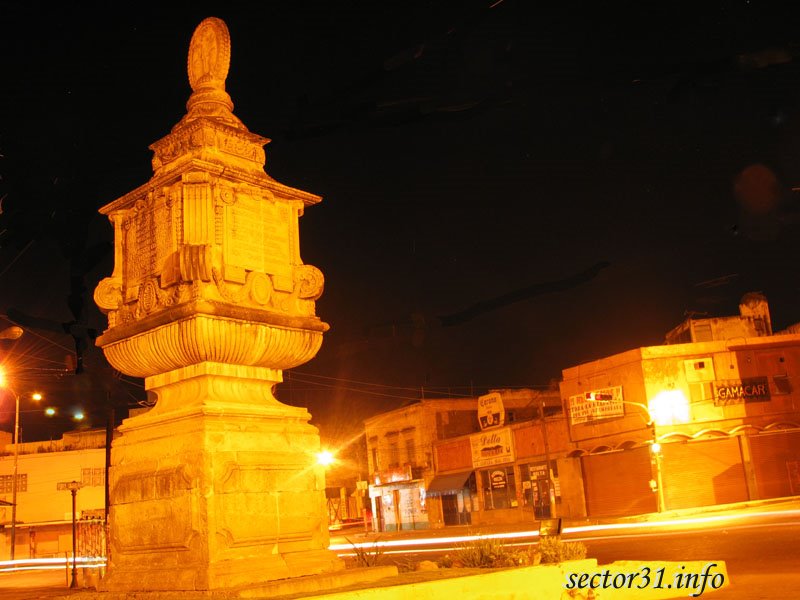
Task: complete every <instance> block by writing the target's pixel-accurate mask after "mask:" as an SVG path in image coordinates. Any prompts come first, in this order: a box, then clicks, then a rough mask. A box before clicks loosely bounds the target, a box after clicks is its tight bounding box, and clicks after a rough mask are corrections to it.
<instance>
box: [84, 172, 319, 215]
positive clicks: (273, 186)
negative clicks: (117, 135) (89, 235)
mask: <svg viewBox="0 0 800 600" xmlns="http://www.w3.org/2000/svg"><path fill="white" fill-rule="evenodd" d="M198 171H200V172H205V173H209V174H210V175H212V177H216V178H219V179H220V180H224V181H226V182H228V183H230V184H233V185H235V184H237V183H240V182H241V183H247V184H250V185H254V186H256V187H259V188H261V189H265V190H268V191H269V192H271V193H272V194H273V195H274V196H275V197H276V198H278V199H280V198H284V199H287V198H296V199H298V200H302V202H303V205H304V206H313V205H314V204H319V203H320V202H321V201H322V196H318V195H316V194H312V193H310V192H306V191H303V190H299V189H297V188H293V187H290V186H288V185H284V184H282V183H280V182H278V181H276V180H275V179H273V178H272V177H270V176H269V175H267V174H266V173H264V178H260V177H257V176H253V175H252V174H251V173H248V172H246V171H241V170H238V169H235V168H232V167H222V166H220V165H218V164H216V163H212V162H208V161H204V160H201V159H198V158H192V159H189V160H187V161H186V162H185V163H183V164H182V165H181V166H180V167H179V168H177V169H175V170H173V171H170V172H168V173H165V174H163V175H155V176H154V177H153V178H152V179H150V181H148V182H147V183H145V184H142V185H140V186H139V187H137V188H134V189H133V190H131V191H130V192H128V193H127V194H125V195H124V196H120V197H119V198H117V199H116V200H113V201H112V202H109V203H108V204H106V205H105V206H103V207H101V208H100V209H99V212H100V214H102V215H110V214H112V213H114V212H117V211H120V210H126V209H128V208H131V207H132V206H133V205H134V204H135V203H136V201H137V200H140V199H141V198H143V197H145V196H147V194H149V193H151V192H155V191H158V190H160V189H162V188H163V187H166V186H169V185H172V184H174V183H177V182H178V181H180V180H181V177H182V176H183V175H184V174H185V173H191V172H198Z"/></svg>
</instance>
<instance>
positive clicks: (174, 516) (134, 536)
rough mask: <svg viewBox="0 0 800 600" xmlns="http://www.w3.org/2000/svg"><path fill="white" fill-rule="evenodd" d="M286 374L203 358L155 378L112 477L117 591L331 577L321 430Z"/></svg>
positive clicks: (109, 585) (127, 424)
mask: <svg viewBox="0 0 800 600" xmlns="http://www.w3.org/2000/svg"><path fill="white" fill-rule="evenodd" d="M280 381H281V373H280V371H276V370H273V369H268V368H264V367H250V366H241V365H230V364H223V363H213V362H203V363H198V364H195V365H192V366H189V367H184V368H181V369H176V370H173V371H169V372H167V373H164V374H161V375H156V376H152V377H148V378H147V379H146V387H147V389H148V390H149V391H151V392H153V393H154V394H155V395H156V396H157V398H158V402H157V404H156V406H155V407H154V408H153V409H152V410H150V411H149V412H147V413H145V414H142V415H139V416H135V417H132V418H129V419H127V420H126V421H124V423H123V424H122V426H121V427H120V433H121V434H122V435H121V436H120V437H119V438H118V439H116V440H114V444H113V447H112V465H113V466H112V468H111V472H110V486H111V496H112V499H113V502H112V505H111V513H110V523H111V532H110V536H109V537H110V548H109V572H108V576H107V577H106V578H105V579H104V580H103V581H102V584H101V589H103V590H106V591H145V590H153V591H155V590H213V589H231V588H237V587H241V586H248V585H254V584H258V583H263V582H268V581H273V580H277V579H285V578H288V577H299V576H304V575H312V574H318V573H324V572H332V571H336V570H339V569H342V568H343V567H344V565H343V563H342V561H341V560H340V559H339V558H338V557H337V556H336V555H335V554H334V553H333V552H331V551H329V550H327V546H328V524H327V520H326V515H327V510H326V509H325V491H324V473H323V472H322V470H321V469H322V467H320V466H318V465H317V464H316V453H317V452H318V451H319V448H320V442H319V433H318V431H317V429H316V427H314V426H312V425H310V424H309V423H308V421H309V419H310V414H309V413H308V411H306V410H305V409H304V408H298V407H292V406H286V405H284V404H281V403H280V402H279V401H278V400H277V399H275V397H274V395H273V393H272V389H273V386H274V385H275V384H276V383H278V382H280Z"/></svg>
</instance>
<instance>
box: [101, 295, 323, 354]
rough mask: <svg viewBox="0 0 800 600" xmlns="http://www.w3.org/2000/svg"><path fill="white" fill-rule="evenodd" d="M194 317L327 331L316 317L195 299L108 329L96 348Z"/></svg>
mask: <svg viewBox="0 0 800 600" xmlns="http://www.w3.org/2000/svg"><path fill="white" fill-rule="evenodd" d="M197 315H202V316H209V317H211V316H213V317H221V318H224V319H235V320H240V321H247V322H252V323H259V324H263V325H270V326H273V327H280V328H283V329H307V330H310V331H316V332H319V333H324V332H326V331H328V330H329V329H330V325H328V324H327V323H325V322H324V321H323V320H322V319H320V318H319V317H300V316H292V315H282V314H280V313H276V312H272V311H269V310H259V309H255V308H249V307H244V306H236V305H233V304H227V303H223V302H214V301H210V300H204V299H198V300H194V301H191V302H187V303H185V304H181V305H179V306H175V307H173V308H170V309H169V310H165V311H162V312H159V313H155V314H153V315H150V316H148V317H145V318H143V319H140V320H138V321H131V322H129V323H125V324H121V325H117V326H116V327H113V328H111V329H107V330H106V331H105V332H104V333H103V334H102V335H101V336H99V337H98V338H97V344H98V345H99V346H106V345H108V344H113V343H114V342H118V341H120V340H123V339H126V338H129V337H133V336H136V335H140V334H142V333H145V332H147V331H149V330H151V329H154V328H156V327H160V326H162V325H166V324H169V323H174V322H176V321H180V320H182V319H186V318H188V317H192V316H197Z"/></svg>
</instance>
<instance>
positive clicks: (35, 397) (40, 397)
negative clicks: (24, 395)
mask: <svg viewBox="0 0 800 600" xmlns="http://www.w3.org/2000/svg"><path fill="white" fill-rule="evenodd" d="M31 398H32V399H33V400H36V402H38V401H39V400H41V399H42V395H41V394H40V393H39V392H34V393H33V394H31Z"/></svg>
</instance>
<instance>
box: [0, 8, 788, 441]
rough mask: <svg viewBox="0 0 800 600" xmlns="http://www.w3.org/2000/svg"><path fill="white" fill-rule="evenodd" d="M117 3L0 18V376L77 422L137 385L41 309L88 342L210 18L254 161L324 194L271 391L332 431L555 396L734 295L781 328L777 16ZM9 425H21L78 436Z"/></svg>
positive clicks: (306, 242) (742, 11)
mask: <svg viewBox="0 0 800 600" xmlns="http://www.w3.org/2000/svg"><path fill="white" fill-rule="evenodd" d="M550 4H558V5H559V6H550ZM696 4H702V7H701V8H698V7H697V6H696ZM109 6H112V5H100V4H97V5H94V4H92V3H64V4H62V5H60V6H58V7H55V8H53V7H51V6H50V4H46V5H45V4H38V3H30V2H29V3H25V4H24V5H23V4H22V3H8V2H3V3H0V22H2V29H3V31H2V36H0V44H1V45H2V49H1V50H0V56H1V57H2V58H0V60H2V72H3V77H4V81H3V85H2V87H0V102H2V104H1V105H0V115H2V117H1V118H0V153H2V158H1V159H0V175H2V181H0V186H2V187H1V188H0V196H2V197H3V201H2V205H1V207H2V213H1V214H0V286H1V287H0V289H1V290H2V293H1V294H0V312H2V313H5V314H9V313H10V314H17V313H15V312H14V311H15V310H16V311H21V312H22V313H23V314H24V315H26V316H27V317H29V318H33V317H37V318H39V319H40V321H39V322H38V328H31V329H30V330H29V333H26V335H25V336H24V337H23V338H22V339H21V340H19V341H18V342H0V343H2V344H3V346H2V347H0V351H2V352H3V353H4V356H5V360H6V361H7V362H8V363H9V364H10V365H16V366H17V367H18V368H17V384H16V385H17V390H18V391H21V390H23V389H24V390H28V389H32V388H33V387H43V388H46V389H47V390H48V398H51V399H52V401H53V402H54V403H55V404H57V405H59V406H60V407H62V408H63V411H62V413H64V412H66V411H67V409H68V408H69V407H71V406H73V405H77V404H79V403H83V404H84V405H85V406H86V407H87V408H88V410H89V412H90V416H91V419H90V424H91V425H94V426H97V425H102V424H103V421H104V416H103V415H104V407H105V406H107V405H109V404H113V405H116V406H119V407H122V406H125V405H135V403H136V401H137V400H141V399H142V398H144V393H143V390H142V388H141V381H138V380H135V379H131V378H127V377H122V378H120V377H115V376H114V374H113V373H112V372H111V370H110V368H109V367H108V365H107V364H106V363H105V361H104V359H103V358H102V353H100V352H99V351H97V350H96V349H91V348H90V349H88V350H87V351H86V352H85V353H84V363H85V364H84V367H85V370H84V372H83V373H81V374H79V375H66V374H64V373H63V369H64V365H65V357H66V356H67V355H68V354H69V355H74V353H75V350H74V348H75V345H74V341H73V338H72V337H71V336H70V335H69V334H68V333H66V332H65V331H64V330H63V327H62V323H68V324H69V323H72V325H68V327H67V329H68V330H69V331H70V332H71V333H73V334H75V336H76V337H78V338H79V339H83V340H86V339H91V336H92V335H93V333H92V331H91V330H92V329H93V328H94V329H97V330H100V331H102V330H103V329H104V328H105V326H106V322H105V318H104V317H103V316H102V315H101V314H100V313H99V311H98V310H97V309H96V308H95V307H94V305H93V303H92V301H91V294H92V292H93V290H94V287H95V285H96V282H97V281H98V280H99V279H100V278H101V277H104V276H107V275H109V274H110V273H111V269H112V256H111V254H110V252H108V247H109V246H108V242H110V240H111V233H112V231H111V226H110V225H109V224H108V222H107V220H106V219H105V218H104V217H101V216H100V215H99V214H97V212H96V211H97V208H99V207H100V206H102V205H104V204H106V203H108V202H110V201H112V200H114V199H116V198H118V197H119V196H121V195H123V194H124V193H126V192H128V191H130V190H132V189H133V188H135V187H137V186H139V185H141V184H143V183H145V182H146V181H147V180H148V179H149V178H150V176H151V174H152V170H151V166H150V157H151V152H150V151H149V150H148V145H149V144H151V143H152V142H154V141H156V140H158V139H160V138H161V137H163V136H164V135H166V134H167V133H168V132H169V130H170V128H171V127H172V126H173V125H174V124H175V123H177V122H178V121H179V119H180V118H181V117H182V116H183V115H184V114H185V108H184V105H185V102H186V100H187V99H188V97H189V93H190V88H189V85H188V81H187V77H186V71H185V65H186V53H187V50H188V45H189V40H190V38H191V34H192V31H193V30H194V28H195V27H196V26H197V24H199V22H200V21H201V20H202V19H203V18H205V17H207V16H217V17H220V18H222V19H224V20H225V21H226V23H227V25H228V28H229V30H230V33H231V38H232V57H231V69H230V74H229V76H228V81H227V89H228V92H229V93H230V95H231V97H232V99H233V101H234V104H235V109H234V112H235V114H236V115H237V116H238V117H239V118H241V119H242V120H243V122H244V123H245V125H246V126H247V127H248V128H249V129H250V131H252V132H254V133H258V134H261V135H264V136H267V137H269V138H271V139H272V142H271V143H270V144H269V145H268V146H267V148H266V151H267V166H266V170H267V172H268V173H269V174H270V175H271V176H272V177H274V178H275V179H277V180H278V181H280V182H282V183H284V184H286V185H289V186H292V187H297V188H300V189H303V190H307V191H309V192H312V193H315V194H319V195H321V196H322V197H323V201H322V203H321V204H320V205H317V206H314V207H311V208H309V209H308V210H307V212H306V214H305V216H304V217H303V218H302V219H301V220H300V235H301V251H302V255H303V260H304V262H306V263H310V264H313V265H315V266H317V267H319V268H320V269H321V270H322V271H323V273H324V274H325V277H326V287H325V293H324V295H323V297H322V298H321V299H320V300H319V301H318V303H317V313H318V314H319V315H320V317H321V318H322V319H323V320H325V321H326V322H328V323H330V324H331V331H330V332H329V333H328V334H326V338H325V342H324V344H323V349H322V350H321V351H320V354H319V355H318V357H317V358H316V359H314V360H313V361H312V362H310V363H308V364H307V365H304V366H302V367H300V368H298V369H296V370H294V371H292V372H290V373H287V374H286V379H287V383H285V384H284V385H282V386H280V387H279V397H280V399H281V400H283V401H285V402H288V403H293V404H299V405H303V406H308V407H309V408H310V409H311V411H312V413H313V414H314V415H315V418H314V422H315V423H317V424H319V425H320V427H321V429H322V432H323V436H327V437H337V436H339V435H342V434H344V432H346V431H348V430H352V429H357V428H358V427H359V425H360V423H361V420H362V419H363V418H365V417H367V416H370V415H371V414H375V413H377V412H380V411H383V410H387V409H390V408H394V407H397V406H399V405H401V404H403V403H406V402H409V401H413V400H414V399H416V398H419V397H420V395H421V394H424V395H425V396H426V397H429V396H447V395H451V396H463V395H469V394H470V393H474V394H480V393H483V392H485V391H486V390H487V389H488V388H490V387H518V386H530V387H546V386H547V385H548V384H549V383H550V382H551V381H552V380H553V379H554V378H555V379H557V378H559V376H560V371H561V369H562V368H565V367H568V366H572V365H575V364H578V363H580V362H582V361H586V360H592V359H596V358H600V357H603V356H607V355H609V354H613V353H616V352H621V351H624V350H627V349H630V348H634V347H637V346H642V345H649V344H658V343H661V342H662V341H663V339H664V334H665V333H666V332H667V331H668V330H669V329H671V328H672V327H674V326H675V325H677V324H678V323H679V322H680V321H682V320H683V319H684V318H685V317H686V315H687V314H700V315H704V314H707V315H712V316H716V315H728V314H734V313H735V312H736V311H737V305H738V301H739V299H740V298H741V296H742V295H743V294H744V293H745V292H748V291H762V292H763V293H764V294H766V295H767V297H768V299H769V302H770V307H771V310H772V319H773V325H774V326H775V328H776V329H780V328H783V327H786V326H788V325H790V324H792V323H795V322H797V321H800V279H798V276H797V266H796V265H797V262H798V258H800V251H798V250H800V237H798V234H800V197H798V195H797V194H796V193H794V192H792V191H791V188H792V187H800V34H798V33H797V25H798V23H800V19H798V16H800V15H798V14H797V11H795V13H794V14H791V13H788V12H786V10H785V9H778V8H777V7H778V6H779V4H777V3H773V4H765V3H760V2H755V1H753V2H744V1H738V2H713V3H711V2H709V3H686V4H681V3H659V4H655V3H625V4H621V3H616V4H613V3H612V4H611V5H609V4H607V3H594V4H593V6H592V7H591V8H587V7H585V6H583V5H581V4H577V3H576V4H572V3H570V4H568V3H535V2H522V1H516V2H515V1H510V0H506V1H503V2H495V3H494V6H492V2H477V1H465V2H452V3H446V2H415V1H404V2H339V1H331V2H308V1H304V2H283V3H278V2H258V3H255V2H254V3H244V2H238V3H237V2H229V3H224V4H223V3H219V5H216V6H214V5H204V4H203V3H198V2H191V3H189V2H183V3H174V4H173V5H171V6H169V7H163V6H162V7H158V8H155V7H153V6H150V5H138V4H135V3H132V4H129V5H127V6H126V5H124V4H121V3H120V4H115V5H113V6H114V7H115V12H109V11H110V9H109V8H108V7H109ZM84 288H85V290H86V291H83V290H84ZM82 307H83V308H82ZM76 314H77V315H78V317H76ZM48 327H49V328H50V330H48ZM59 328H62V331H60V332H57V331H56V330H58V329H59ZM71 360H73V362H74V359H71ZM70 366H73V365H70ZM31 411H33V409H31ZM120 414H121V411H120ZM5 417H6V421H5V422H6V426H5V428H6V429H8V426H7V424H8V422H9V419H8V417H9V414H8V413H6V414H5ZM2 418H3V415H0V419H2ZM25 418H26V419H28V423H30V425H29V426H28V427H29V431H30V434H29V437H28V439H30V437H31V436H37V435H38V436H40V437H47V436H49V435H53V432H54V431H55V430H57V429H58V428H59V427H61V428H64V427H67V426H68V425H69V422H68V421H67V420H63V419H62V421H51V422H45V421H44V420H42V419H41V418H40V417H38V414H37V413H35V412H31V413H29V414H28V415H26V417H25ZM0 426H2V425H0Z"/></svg>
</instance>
